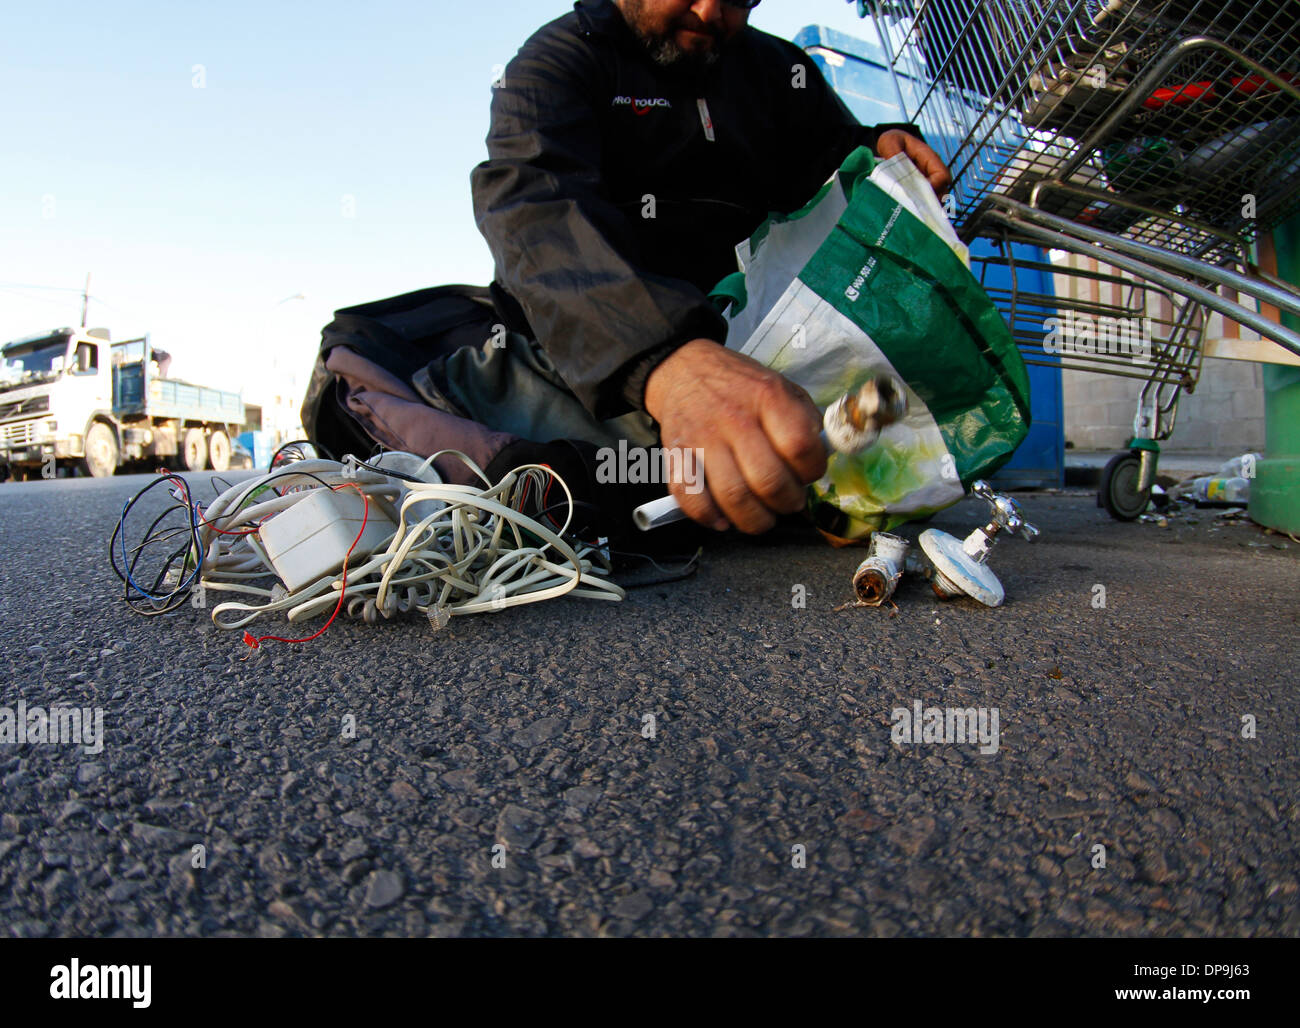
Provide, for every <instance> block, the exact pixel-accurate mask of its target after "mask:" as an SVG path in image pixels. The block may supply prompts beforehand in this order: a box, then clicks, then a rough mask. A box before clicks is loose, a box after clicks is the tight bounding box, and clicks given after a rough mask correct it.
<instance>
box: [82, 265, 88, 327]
mask: <svg viewBox="0 0 1300 1028" xmlns="http://www.w3.org/2000/svg"><path fill="white" fill-rule="evenodd" d="M89 306H90V272H89V271H88V272H86V288H85V289H83V290H82V291H81V327H82V328H85V327H86V310H87V308H88V307H89Z"/></svg>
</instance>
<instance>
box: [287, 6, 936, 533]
mask: <svg viewBox="0 0 1300 1028" xmlns="http://www.w3.org/2000/svg"><path fill="white" fill-rule="evenodd" d="M758 2H759V0H730V2H723V0H696V2H691V0H578V2H577V3H576V4H575V5H574V10H573V11H572V12H570V13H569V14H566V15H564V16H563V17H560V18H558V19H556V20H554V21H552V22H550V23H549V24H547V25H544V26H543V27H542V28H541V29H539V30H538V31H537V32H536V33H535V34H534V35H533V36H532V37H531V38H530V39H529V40H528V41H527V42H526V43H525V44H524V45H523V47H522V48H521V49H520V51H519V53H518V54H517V55H516V57H515V58H514V59H513V60H512V61H511V62H510V63H509V64H508V65H507V66H506V68H505V72H504V75H503V76H502V78H501V80H499V81H498V82H497V83H496V84H495V87H494V93H493V100H492V116H491V128H490V130H489V133H488V137H487V148H488V159H487V160H486V161H484V162H483V163H482V164H480V165H479V166H478V167H477V168H476V169H475V170H474V172H473V175H472V177H471V181H472V186H473V199H474V210H475V215H476V218H477V223H478V226H479V229H480V231H482V233H483V235H484V236H485V237H486V239H487V241H488V244H489V246H490V248H491V251H492V255H493V258H494V260H495V264H496V281H495V282H494V283H493V284H492V287H491V290H490V293H489V295H490V299H491V303H492V316H493V317H494V318H495V319H496V324H495V325H494V326H493V329H494V343H493V342H489V343H488V344H486V345H485V344H483V343H482V342H481V341H479V339H480V338H481V326H476V327H475V328H474V329H472V330H470V335H469V336H468V337H467V335H466V334H465V333H464V332H460V333H459V334H458V333H457V332H448V333H447V334H446V335H445V337H444V338H443V339H441V340H440V341H439V343H438V346H439V348H441V349H442V350H444V351H447V352H443V353H442V354H441V355H440V356H437V357H436V359H435V360H434V361H433V362H432V363H431V364H430V365H429V367H428V368H426V369H424V371H423V372H421V373H417V374H416V375H414V376H413V382H412V386H413V388H414V392H413V391H412V388H408V387H407V385H406V383H405V382H399V381H398V380H397V378H400V375H399V376H397V377H394V376H393V375H391V374H386V373H385V372H383V371H382V370H381V369H378V368H375V367H374V366H373V364H370V363H369V362H368V361H367V360H365V359H364V358H362V357H359V356H358V355H357V352H356V350H350V349H349V346H348V343H349V340H348V338H347V337H346V336H345V335H340V336H339V337H338V338H340V339H341V340H342V343H343V344H344V345H342V346H339V347H337V348H335V349H332V350H329V349H326V348H323V349H325V351H326V354H327V355H328V360H327V361H326V363H325V364H324V367H325V368H328V371H329V372H330V373H331V374H332V375H333V376H334V378H336V379H337V380H338V382H339V383H340V387H341V394H342V401H343V403H344V405H345V406H346V409H347V411H348V413H349V414H350V415H351V417H353V418H354V419H355V420H356V421H358V422H360V423H361V425H363V426H364V428H365V430H366V432H367V434H368V435H369V436H370V437H371V438H374V439H378V440H380V441H382V442H384V443H385V445H389V446H401V447H403V448H415V447H419V448H422V449H424V450H426V451H427V452H433V450H434V449H442V448H456V449H460V450H463V451H465V452H467V453H469V454H470V455H471V456H473V457H475V458H476V459H479V460H481V461H482V463H483V466H485V467H486V468H487V473H488V474H489V476H490V477H492V478H493V480H495V479H496V478H497V477H499V476H500V475H501V474H504V473H505V472H506V471H508V470H509V469H510V468H511V467H514V466H517V465H519V464H522V463H528V462H532V461H544V462H546V463H549V464H550V465H551V466H552V467H554V468H555V469H556V470H557V471H558V472H560V473H561V474H562V475H564V477H565V479H566V481H567V482H568V483H569V484H570V486H571V487H572V488H573V489H574V492H575V495H577V496H579V497H580V498H582V499H585V500H588V501H589V502H593V503H595V504H597V505H601V506H604V507H605V508H606V509H607V510H610V512H611V514H613V515H614V516H615V518H616V519H618V521H619V523H618V524H617V525H616V526H615V527H614V531H615V532H618V531H619V530H620V529H623V528H626V527H627V525H628V522H627V515H628V513H629V512H630V506H629V504H630V502H631V498H630V497H631V496H633V495H635V498H636V499H645V498H646V496H645V495H644V494H641V495H636V494H635V492H634V493H627V492H626V491H625V492H623V493H621V494H618V495H617V496H616V495H615V493H614V492H612V491H610V490H605V491H604V492H603V493H602V487H601V485H600V484H599V483H598V481H597V478H596V476H595V475H594V474H593V463H594V455H595V452H596V451H595V445H596V444H597V443H599V442H606V443H607V442H609V441H610V440H611V439H613V438H623V439H630V440H632V441H633V442H636V443H638V444H642V445H644V444H648V443H658V444H661V445H662V446H663V447H664V448H680V450H681V451H683V452H685V451H691V452H694V453H698V454H701V455H702V463H703V465H704V479H703V482H702V487H701V488H698V489H689V488H687V484H686V483H685V482H683V481H682V480H681V479H680V476H679V478H678V480H676V481H674V482H673V483H672V485H671V491H672V493H673V495H674V496H676V497H677V499H678V501H679V502H680V503H681V506H682V508H683V510H684V511H685V512H686V514H688V515H689V516H690V517H691V518H693V519H694V520H695V521H697V522H699V523H701V524H703V525H707V526H711V527H713V528H716V529H718V530H725V529H726V528H728V527H730V526H734V527H736V528H738V529H740V530H741V531H743V532H747V533H760V532H764V531H766V530H767V529H769V528H771V527H772V526H773V524H775V521H776V518H777V516H778V515H780V514H783V513H791V512H795V511H798V510H800V509H802V508H803V506H804V503H805V495H806V490H805V487H806V485H807V484H808V483H811V482H813V481H816V480H817V478H819V477H820V476H821V475H822V474H823V473H824V472H825V469H826V454H825V451H824V449H823V447H822V444H821V442H820V439H819V435H818V433H819V430H820V427H821V419H820V415H819V414H818V412H817V410H816V408H815V407H814V406H813V404H812V401H811V400H810V398H809V397H808V395H807V394H806V393H805V392H804V391H803V390H802V389H800V388H799V387H797V386H795V385H793V384H792V383H791V382H789V381H788V380H786V379H785V378H783V377H782V376H781V375H779V374H777V373H776V372H773V371H771V370H768V369H767V368H765V367H763V366H762V365H760V364H758V363H757V362H755V361H753V360H751V359H750V358H748V357H745V356H742V355H741V354H739V353H737V352H735V351H733V350H729V349H727V348H726V346H725V345H724V344H725V342H726V323H725V321H724V319H723V318H722V316H721V315H720V314H719V313H718V312H717V309H716V308H715V306H714V305H713V304H712V302H711V301H710V300H709V298H708V295H707V294H708V291H709V290H710V289H711V288H712V287H713V286H714V285H715V284H716V283H717V282H718V281H719V280H720V279H722V278H723V277H724V276H726V275H727V274H729V273H731V272H734V271H735V270H736V258H735V246H736V244H737V243H739V242H741V241H742V240H744V239H746V238H747V237H748V236H749V235H750V234H751V233H752V232H753V231H754V230H755V229H756V228H757V227H758V226H759V225H760V224H761V223H762V222H763V220H764V219H765V218H766V217H767V216H768V215H769V214H770V213H772V212H774V211H790V210H795V209H797V208H799V207H801V206H802V205H803V204H805V203H806V202H807V201H808V200H809V199H811V198H812V196H813V195H814V194H815V193H816V192H817V190H818V189H819V188H820V187H821V186H822V185H823V184H824V183H825V182H826V180H827V179H828V178H829V177H830V176H831V175H832V174H833V173H834V171H835V170H836V168H838V167H839V165H840V164H841V163H842V162H843V160H844V158H845V157H846V156H847V155H848V154H849V153H850V152H852V151H853V150H854V149H855V148H857V147H859V146H869V147H871V148H872V149H873V150H874V151H875V153H876V154H877V155H878V156H880V157H882V158H887V157H891V156H893V155H895V154H898V153H905V154H906V155H907V156H908V158H910V159H911V160H912V161H913V162H914V163H915V164H917V166H918V167H919V168H920V169H921V171H922V172H923V173H924V174H925V175H926V177H927V178H928V179H929V180H930V182H931V184H932V185H933V186H934V188H935V190H936V192H940V193H942V192H943V191H944V190H945V189H946V188H947V186H948V185H949V183H950V178H949V175H948V171H947V169H946V168H945V167H944V165H943V162H942V161H941V160H940V158H939V157H938V155H937V154H935V153H934V151H933V150H931V149H930V147H929V146H927V145H926V144H925V143H924V142H923V141H922V140H921V138H920V135H919V133H917V131H916V129H915V128H914V127H913V126H910V125H907V126H904V125H900V126H878V127H874V128H872V127H866V126H862V125H860V124H858V122H857V121H856V119H854V118H853V116H852V115H851V114H850V113H849V111H848V109H847V108H846V107H845V106H844V105H843V103H842V102H841V101H840V100H839V98H838V97H837V96H836V95H835V93H834V92H833V91H832V90H831V88H830V87H829V86H828V85H827V83H826V81H825V80H824V79H823V77H822V76H821V74H820V72H819V71H818V70H817V68H816V66H815V65H814V64H813V63H812V61H811V60H810V59H809V58H808V57H807V55H806V54H805V53H804V52H803V51H802V50H800V49H799V48H798V47H797V46H795V45H794V44H793V43H790V42H787V41H785V40H782V39H778V38H777V37H775V36H771V35H769V34H767V33H764V32H761V31H759V30H757V29H755V28H753V27H751V26H749V25H748V19H749V12H750V10H751V9H752V8H754V7H756V6H757V4H758ZM433 292H438V291H433ZM479 292H481V291H479ZM411 295H412V296H416V295H421V296H422V295H423V294H411ZM478 299H479V300H480V301H483V297H481V296H480V297H479V298H478ZM366 310H367V308H353V309H352V311H353V312H365V311H366ZM346 313H348V312H340V314H341V315H342V314H346ZM451 320H454V319H451ZM339 324H340V322H336V323H335V325H336V326H337V325H339ZM334 327H335V326H331V328H334ZM475 331H478V332H480V336H479V337H478V338H475V337H474V336H473V332H475ZM329 332H330V329H327V330H326V335H327V342H328V340H329ZM467 338H474V343H473V345H466V339H467ZM507 338H508V339H509V341H510V345H503V342H504V340H505V339H507ZM494 344H495V345H494ZM429 356H432V354H430V355H429ZM521 368H522V369H525V370H523V371H521ZM503 369H504V370H503ZM319 371H320V367H319V366H318V373H319ZM537 383H540V384H539V385H535V384H537ZM415 393H418V394H419V395H418V396H416V395H415ZM310 402H311V400H310V398H309V404H310ZM548 419H549V420H548ZM584 422H585V424H584ZM304 423H305V424H308V425H309V426H310V422H308V421H307V420H306V418H305V419H304ZM403 425H405V426H408V427H406V428H402V427H401V426H403ZM411 425H415V427H409V426H411ZM556 435H560V436H564V438H563V439H560V440H556V441H554V442H551V443H544V442H542V441H541V440H544V439H547V438H552V439H554V437H555V436H556ZM443 467H444V466H443V465H440V468H443ZM444 474H447V471H446V470H444ZM451 477H455V472H454V471H453V472H451ZM659 492H660V494H662V492H663V490H662V489H660V490H659ZM611 508H616V510H611Z"/></svg>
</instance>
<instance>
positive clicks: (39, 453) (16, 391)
mask: <svg viewBox="0 0 1300 1028" xmlns="http://www.w3.org/2000/svg"><path fill="white" fill-rule="evenodd" d="M108 350H109V339H108V333H107V331H106V330H103V329H91V330H90V331H89V332H87V331H85V330H81V329H71V328H63V329H56V330H55V331H53V332H50V333H48V334H46V335H42V336H32V337H29V338H27V339H19V340H16V341H14V342H12V343H9V344H8V345H7V346H5V347H4V349H3V350H2V351H0V357H2V358H3V365H2V366H0V462H3V463H5V464H6V465H8V466H9V467H10V468H15V467H24V466H25V467H34V466H40V467H42V468H43V469H49V471H48V472H47V473H46V477H53V474H52V473H50V472H52V471H53V469H54V468H55V467H56V466H57V465H58V464H59V463H61V462H71V461H77V460H88V459H94V456H95V455H90V454H88V453H87V448H86V447H87V437H88V436H89V437H90V441H91V444H92V445H95V444H99V445H100V448H101V449H102V448H103V445H102V444H103V442H104V437H105V435H106V434H112V435H115V434H116V432H115V429H113V428H112V427H111V426H112V425H113V423H114V418H113V411H112V407H113V387H112V373H111V369H110V362H109V359H108ZM97 417H98V418H99V419H102V422H107V426H106V428H105V429H101V430H99V431H94V430H93V428H94V425H95V424H96V423H97V421H96V419H97ZM100 456H101V457H107V456H108V455H107V454H101V455H100Z"/></svg>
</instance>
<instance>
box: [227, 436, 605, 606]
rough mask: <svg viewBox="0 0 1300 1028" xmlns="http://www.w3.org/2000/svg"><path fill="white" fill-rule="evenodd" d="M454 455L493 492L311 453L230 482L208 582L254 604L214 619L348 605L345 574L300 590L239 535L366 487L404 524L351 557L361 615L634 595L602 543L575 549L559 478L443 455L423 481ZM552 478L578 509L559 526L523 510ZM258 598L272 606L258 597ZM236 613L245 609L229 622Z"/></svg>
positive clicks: (534, 468)
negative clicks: (317, 493) (314, 499)
mask: <svg viewBox="0 0 1300 1028" xmlns="http://www.w3.org/2000/svg"><path fill="white" fill-rule="evenodd" d="M444 454H447V455H452V456H455V457H459V458H460V459H461V460H463V461H464V462H465V463H466V465H468V466H469V467H470V468H471V469H472V470H473V472H474V473H475V474H476V475H477V476H478V477H479V478H480V479H482V480H483V482H484V486H483V488H476V487H472V486H462V485H449V484H445V483H442V482H427V481H418V482H416V481H405V480H402V481H399V480H397V479H394V478H390V477H389V476H387V475H383V474H380V473H378V472H375V471H371V470H368V469H366V468H363V467H360V466H358V465H357V464H356V463H351V462H349V463H339V462H337V461H331V460H303V461H297V462H295V463H293V464H291V465H289V466H288V467H287V468H282V469H279V470H277V471H275V472H272V473H271V474H267V475H263V476H261V477H259V478H256V479H252V480H251V481H248V482H241V483H239V484H238V485H235V486H232V487H231V488H229V489H227V490H226V491H225V492H224V493H222V494H221V495H220V496H219V497H217V499H216V500H214V501H213V503H212V504H211V505H210V506H209V507H208V508H207V510H206V511H205V512H204V515H203V518H204V522H203V528H202V531H201V540H202V543H203V547H204V551H205V553H206V554H207V557H206V559H205V560H204V566H203V574H202V578H201V582H202V587H203V589H204V590H212V591H214V592H219V593H234V594H238V595H240V596H244V597H248V598H250V599H240V600H233V599H232V600H227V601H225V602H222V603H219V604H217V605H216V606H215V607H214V608H213V610H212V620H213V623H214V624H216V625H217V626H218V627H219V628H223V629H227V630H235V629H240V628H243V627H245V626H246V625H248V624H250V623H252V622H253V621H255V620H256V619H258V618H260V617H263V616H264V615H267V614H273V613H278V612H280V611H285V612H286V616H287V618H288V619H289V621H291V622H293V621H301V620H304V619H306V618H310V617H313V616H315V615H318V614H321V613H324V612H326V611H329V610H331V609H333V608H334V607H335V606H336V605H337V604H338V602H339V590H340V589H342V587H343V575H342V570H340V571H339V573H337V574H332V575H326V576H324V577H322V578H320V579H318V580H316V581H315V582H312V583H310V584H308V585H305V586H303V587H301V588H299V589H295V590H293V591H288V590H286V589H285V587H284V586H283V584H281V583H279V582H276V583H274V584H273V585H271V586H270V587H268V586H267V585H266V584H265V581H266V579H267V577H268V576H269V575H270V576H273V575H274V574H275V569H274V567H273V566H272V564H271V561H270V558H269V557H268V556H267V553H266V550H265V549H264V548H263V546H262V545H261V542H260V540H259V539H258V536H257V533H256V532H251V533H250V534H244V535H234V534H231V533H236V532H248V531H249V530H251V529H253V528H255V527H256V526H259V525H260V524H261V523H262V522H264V521H265V520H266V519H268V518H273V517H275V516H276V515H278V514H280V513H281V512H283V511H285V510H287V509H288V508H289V507H291V506H293V505H294V504H295V503H297V502H300V501H301V500H302V499H303V498H305V497H306V496H307V495H309V494H310V493H311V492H312V491H313V490H317V489H322V488H331V489H332V488H339V487H345V488H351V487H355V488H356V489H357V490H358V491H359V492H360V493H361V494H362V495H364V496H365V497H366V500H367V502H368V503H369V504H370V505H371V509H372V510H376V509H377V510H379V511H382V512H383V513H384V514H385V515H387V517H388V518H389V520H390V521H391V522H392V523H393V524H394V525H396V529H395V530H394V531H393V533H392V534H391V535H390V536H389V537H388V538H387V539H386V540H381V541H379V542H378V543H377V544H376V545H375V546H374V547H373V548H372V549H371V551H370V553H369V554H365V553H354V554H353V560H351V561H349V565H348V568H347V595H346V598H345V601H344V604H345V609H346V611H347V613H348V614H349V615H350V616H353V617H356V616H360V617H363V618H364V619H365V620H366V621H368V622H372V623H373V622H374V621H376V620H377V619H378V618H379V617H380V616H383V617H385V618H391V617H394V616H396V615H399V614H408V613H411V612H413V611H419V612H423V613H426V614H428V615H429V619H430V622H431V623H433V624H434V625H435V626H436V627H440V626H441V625H444V624H446V621H447V618H448V616H449V615H460V614H478V613H484V612H487V611H500V610H505V609H508V608H510V607H517V606H520V605H521V604H525V603H539V602H541V601H543V600H549V599H554V598H556V597H559V596H566V595H573V596H582V597H587V598H589V599H599V600H621V599H623V598H624V596H625V593H624V592H623V590H622V589H621V588H619V587H618V586H617V585H615V584H614V583H613V582H611V581H609V580H608V579H606V578H604V577H602V575H606V574H608V573H609V571H610V570H611V569H610V567H609V563H608V560H607V559H606V558H605V557H604V556H603V554H602V553H601V551H600V550H599V548H597V547H595V546H592V545H589V544H583V543H579V544H577V546H576V548H575V546H574V545H572V544H570V543H569V542H568V541H567V540H565V539H564V538H563V536H564V533H565V532H566V531H567V530H568V528H569V525H570V523H571V521H572V519H573V495H572V493H571V492H570V491H569V487H568V485H567V484H565V482H564V480H563V479H562V478H561V477H560V476H559V475H557V474H556V473H555V472H554V471H552V470H551V469H550V468H547V467H543V466H541V465H537V464H528V465H523V466H521V467H518V468H515V469H514V470H513V471H511V472H509V473H508V474H507V475H505V476H504V477H503V478H502V479H501V481H500V482H498V483H497V484H496V485H491V484H490V483H489V482H488V479H487V476H486V475H484V474H483V471H482V470H481V469H480V468H479V467H478V466H477V465H476V464H475V463H474V462H473V461H472V460H470V458H469V457H467V456H465V454H463V453H461V452H460V451H458V450H444V451H441V452H439V453H435V454H434V455H433V456H432V457H429V458H427V459H425V460H423V462H422V463H421V464H420V466H419V469H418V471H417V473H416V474H415V475H414V476H413V477H415V478H422V477H424V476H425V475H426V474H428V473H429V469H430V468H431V466H432V464H433V461H434V460H435V459H437V458H438V457H440V456H443V455H444ZM405 456H409V455H405ZM419 459H420V458H418V457H417V458H416V460H419ZM272 479H273V480H274V481H273V482H272ZM550 482H554V483H556V484H558V485H559V486H560V488H562V489H563V490H564V495H565V497H566V499H567V500H568V515H567V516H566V517H565V519H564V524H563V525H561V527H560V528H559V530H558V531H555V530H552V529H551V528H549V527H547V526H546V525H544V524H542V523H541V521H539V520H537V519H535V518H532V517H529V516H528V515H527V514H524V513H523V512H522V511H521V510H519V509H518V507H519V505H520V504H521V503H522V502H523V499H524V497H525V492H526V490H536V495H537V496H538V497H542V496H544V495H545V492H546V490H545V487H546V486H547V484H548V483H550ZM272 485H274V486H275V487H276V488H279V489H281V490H283V492H282V493H281V495H278V496H277V495H275V494H274V493H273V492H272V493H271V497H270V498H269V499H258V498H259V497H260V496H261V495H262V494H264V493H266V492H268V491H270V490H271V488H272ZM526 535H527V536H532V537H533V539H532V540H530V539H527V538H525V536H526ZM534 540H535V541H534ZM259 582H261V583H263V584H256V583H259ZM255 599H261V600H265V602H262V603H256V602H251V600H255ZM230 614H234V615H236V616H235V617H234V618H231V619H223V615H230Z"/></svg>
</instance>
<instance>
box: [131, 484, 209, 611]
mask: <svg viewBox="0 0 1300 1028" xmlns="http://www.w3.org/2000/svg"><path fill="white" fill-rule="evenodd" d="M159 481H171V482H177V483H179V484H180V487H181V488H182V489H183V490H184V491H185V505H186V506H187V507H188V508H189V512H190V526H191V528H192V529H193V538H194V545H195V546H197V547H198V551H199V560H198V563H197V564H195V565H194V570H193V571H191V572H190V574H189V576H188V577H187V578H185V579H183V580H182V581H181V582H179V583H178V584H177V586H176V588H175V589H173V590H172V591H171V592H170V593H165V594H163V595H161V596H155V595H154V594H153V593H151V592H149V591H148V590H147V589H145V588H144V587H143V586H141V585H140V583H139V582H137V581H136V580H135V577H134V576H133V575H132V574H131V563H130V561H128V560H127V558H126V515H127V513H128V512H129V511H130V509H131V507H132V506H133V505H134V504H135V501H136V500H138V499H139V498H140V496H141V495H142V493H143V490H142V491H141V492H140V493H136V494H135V496H133V497H131V498H130V499H129V500H127V501H126V502H125V503H123V504H122V516H121V517H120V518H119V519H118V521H119V523H120V524H121V531H120V532H119V533H118V535H119V537H120V538H121V540H122V570H123V572H125V574H126V580H127V581H128V582H130V583H131V585H133V586H134V587H135V591H136V592H137V593H139V594H140V595H141V596H143V597H145V598H146V599H149V600H155V601H157V600H169V599H171V598H172V597H174V596H176V595H177V594H179V593H183V592H184V591H185V590H186V589H188V588H189V587H190V586H191V585H192V584H193V583H194V579H195V577H196V576H197V575H198V574H199V572H200V571H202V570H203V559H204V556H205V554H204V552H203V541H202V540H201V539H200V537H199V513H198V511H197V510H196V509H195V505H194V501H193V500H192V499H190V487H189V485H188V483H186V481H185V479H183V478H181V477H180V476H179V475H164V476H163V478H162V479H159ZM148 488H150V487H149V486H145V489H148Z"/></svg>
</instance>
